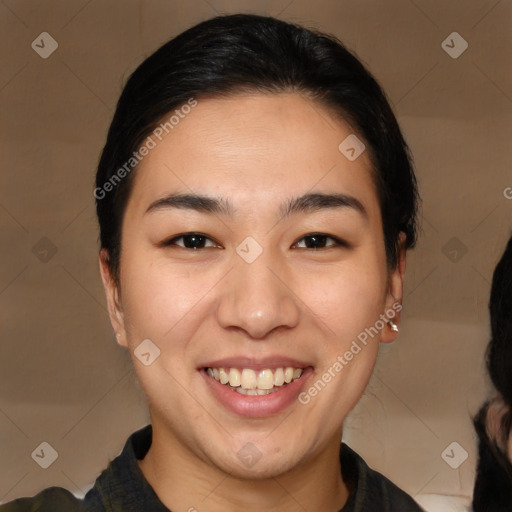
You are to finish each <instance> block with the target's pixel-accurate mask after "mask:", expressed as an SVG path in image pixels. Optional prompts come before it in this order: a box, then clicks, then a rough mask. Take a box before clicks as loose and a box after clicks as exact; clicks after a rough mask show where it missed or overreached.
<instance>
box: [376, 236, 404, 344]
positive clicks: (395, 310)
mask: <svg viewBox="0 0 512 512" xmlns="http://www.w3.org/2000/svg"><path fill="white" fill-rule="evenodd" d="M398 244H399V250H398V261H397V264H396V266H395V268H394V269H393V270H392V271H391V272H390V275H389V281H388V283H389V284H388V293H387V296H386V309H385V311H384V315H385V316H386V317H387V318H389V320H390V321H391V322H393V323H394V324H395V325H396V326H397V327H398V328H400V321H401V318H402V314H401V311H402V299H403V283H404V276H405V233H402V232H401V233H400V235H399V242H398ZM397 337H398V332H396V331H394V330H393V329H391V326H390V325H389V324H387V323H386V326H385V327H384V329H383V330H382V334H381V338H380V340H381V341H382V342H383V343H392V342H393V341H395V340H396V338H397Z"/></svg>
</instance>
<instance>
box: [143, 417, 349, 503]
mask: <svg viewBox="0 0 512 512" xmlns="http://www.w3.org/2000/svg"><path fill="white" fill-rule="evenodd" d="M152 424H153V440H152V444H151V447H150V449H149V451H148V453H147V454H146V456H145V458H144V459H143V460H142V461H139V467H140V469H141V471H142V473H143V474H144V476H145V478H146V480H147V481H148V482H149V484H150V485H151V487H152V488H153V490H154V491H155V493H156V494H157V496H158V497H159V499H160V501H161V502H162V503H163V504H164V505H165V506H166V507H167V508H168V509H169V510H171V511H176V510H186V511H196V510H203V509H205V510H208V511H209V512H221V511H222V512H235V511H238V510H245V511H247V512H253V511H254V512H256V511H258V512H259V511H260V510H261V509H262V508H263V507H264V508H263V509H264V510H265V512H277V511H279V512H292V511H293V512H296V511H297V510H298V509H300V510H325V511H330V512H338V511H339V510H341V509H342V508H343V506H344V504H345V503H346V501H347V499H348V496H349V488H348V487H347V485H346V484H345V482H344V481H343V479H342V477H341V467H340V461H339V449H340V439H341V435H340V436H339V437H338V435H337V436H336V437H335V438H333V439H332V440H330V441H329V443H327V445H326V446H325V447H324V449H323V450H322V451H321V452H320V453H319V454H318V455H316V456H315V457H314V458H311V459H310V460H308V461H305V462H304V463H302V464H300V465H298V466H297V467H294V468H292V469H291V470H290V471H287V472H286V473H283V474H281V475H279V476H277V477H271V478H263V479H253V480H248V479H242V478H238V477H235V476H233V475H230V474H227V473H225V472H224V471H222V470H221V469H219V468H218V467H216V466H214V465H213V464H211V463H208V462H206V461H205V460H203V459H201V458H199V457H198V456H197V455H196V454H194V453H192V452H191V451H189V450H188V449H187V448H186V447H185V446H183V444H182V443H180V442H179V441H178V440H177V439H176V438H175V437H174V435H173V434H172V433H170V432H169V431H168V430H167V429H165V427H164V426H163V425H161V424H158V423H155V422H154V421H153V422H152Z"/></svg>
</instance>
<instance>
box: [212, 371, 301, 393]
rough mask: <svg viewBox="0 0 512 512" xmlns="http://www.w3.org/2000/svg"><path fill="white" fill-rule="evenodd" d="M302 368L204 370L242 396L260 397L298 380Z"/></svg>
mask: <svg viewBox="0 0 512 512" xmlns="http://www.w3.org/2000/svg"><path fill="white" fill-rule="evenodd" d="M303 372H304V368H293V367H292V366H287V367H282V368H274V369H273V370H271V369H270V368H267V369H264V370H260V371H254V370H252V369H251V368H240V369H239V368H206V373H207V374H208V375H209V376H210V377H211V378H212V379H215V380H216V381H217V382H220V384H223V385H225V386H226V387H228V388H229V389H231V390H232V391H234V392H236V393H240V394H242V395H252V396H261V395H269V394H270V393H275V392H276V391H279V390H280V389H282V388H284V387H286V386H287V385H288V384H291V383H292V382H294V381H296V380H297V379H300V377H301V376H302V373H303Z"/></svg>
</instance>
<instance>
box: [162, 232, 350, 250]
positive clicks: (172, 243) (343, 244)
mask: <svg viewBox="0 0 512 512" xmlns="http://www.w3.org/2000/svg"><path fill="white" fill-rule="evenodd" d="M189 236H196V237H201V238H205V239H207V240H210V241H212V242H214V241H213V240H212V238H210V237H209V236H207V235H205V234H204V233H199V232H196V231H192V232H189V233H183V234H181V235H178V236H175V237H173V238H170V239H169V240H166V241H164V242H162V244H161V245H162V246H163V247H171V246H177V247H181V248H183V249H188V250H190V251H197V250H200V249H208V248H211V246H210V247H199V248H197V247H195V248H190V247H184V246H181V245H177V244H176V243H175V242H176V241H177V240H180V239H181V238H185V237H189ZM312 237H325V238H326V239H329V238H330V239H331V240H334V244H332V245H328V246H327V247H323V248H320V249H318V248H309V250H312V251H322V250H324V251H325V250H326V249H330V248H334V247H345V248H347V249H348V248H350V244H348V243H347V242H345V240H342V239H341V238H338V237H336V236H333V235H328V234H326V233H316V232H315V233H308V234H307V235H304V236H303V237H302V238H300V239H299V241H301V240H303V239H305V238H312ZM214 243H216V242H214ZM297 243H298V242H296V243H295V244H294V245H296V244H297ZM301 249H308V248H307V247H301Z"/></svg>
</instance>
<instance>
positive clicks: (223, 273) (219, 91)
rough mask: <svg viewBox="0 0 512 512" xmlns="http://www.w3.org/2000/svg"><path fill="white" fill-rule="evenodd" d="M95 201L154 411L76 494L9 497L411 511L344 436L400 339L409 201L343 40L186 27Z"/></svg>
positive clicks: (150, 65) (395, 146) (382, 115)
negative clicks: (382, 358)
mask: <svg viewBox="0 0 512 512" xmlns="http://www.w3.org/2000/svg"><path fill="white" fill-rule="evenodd" d="M94 195H95V197H96V201H97V202H96V204H97V214H98V219H99V224H100V239H101V250H100V271H101V277H102V280H103V284H104V288H105V292H106V296H107V302H108V308H109V314H110V320H111V323H112V326H113V328H114V330H115V332H116V336H117V339H118V342H119V343H120V344H121V345H122V346H125V347H126V348H128V349H129V351H130V354H131V355H132V358H133V363H134V367H135V371H136V374H137V377H138V379H139V381H140V383H141V385H142V387H143V389H144V391H145V393H146V395H147V398H148V402H149V408H150V415H151V425H148V426H147V427H145V428H144V429H142V430H140V431H138V432H136V433H134V434H133V435H132V436H131V437H130V438H129V439H128V441H127V443H126V445H125V448H124V450H123V452H122V453H121V455H120V456H119V457H118V458H117V459H115V460H114V461H113V462H111V463H110V465H109V467H108V469H107V470H105V471H104V472H103V473H102V474H101V475H100V477H99V478H98V479H97V481H96V483H95V485H94V487H93V488H92V489H91V490H90V491H89V492H88V494H87V495H86V497H85V498H84V500H83V501H82V502H80V503H79V502H78V501H77V500H74V499H73V498H72V496H71V495H70V494H69V493H67V492H66V491H64V490H62V489H55V488H52V489H50V490H46V491H43V492H41V493H40V494H39V495H38V496H36V497H35V498H32V499H21V500H18V501H17V502H14V504H11V505H7V506H6V507H4V508H2V509H1V510H3V511H12V510H32V508H31V507H33V506H34V504H36V505H40V506H42V508H41V509H38V510H43V509H45V508H44V507H46V508H48V509H52V510H55V509H58V505H56V503H62V502H63V500H67V502H66V504H65V506H62V505H59V506H61V508H60V509H59V510H75V509H78V507H80V506H81V507H84V508H85V509H86V510H94V511H96V510H123V511H125V510H134V511H135V510H151V511H166V510H172V511H179V510H183V511H186V510H188V511H194V510H198V511H210V512H216V511H220V510H222V511H230V510H262V509H264V510H268V511H274V510H279V511H280V512H283V511H292V510H293V511H296V510H311V511H320V510H322V511H323V510H325V511H340V510H343V512H350V511H379V512H384V511H408V512H413V511H418V510H421V509H420V508H419V506H418V505H417V504H416V503H415V502H414V501H413V499H412V498H411V497H409V496H408V495H406V494H405V493H404V492H403V491H402V490H400V489H399V488H398V487H396V486H395V485H393V484H392V483H391V482H390V481H389V480H388V479H386V478H385V477H384V476H382V475H381V474H379V473H377V472H375V471H373V470H371V469H370V468H369V467H368V466H367V465H366V464H365V462H364V460H363V459H362V458H361V457H360V456H358V455H357V454H356V453H355V452H354V451H353V450H351V449H350V448H349V447H348V446H347V445H345V444H340V441H341V438H342V431H343V422H344V420H345V418H346V416H347V414H348V413H349V411H350V410H351V409H352V408H353V407H354V405H355V404H356V403H357V401H358V399H359V397H360V396H361V394H362V393H363V391H364V389H365V386H366V385H367V383H368V381H369V379H370V376H371V373H372V370H373V367H374V365H375V361H376V357H377V352H378V346H379V342H383V343H388V342H392V341H394V340H395V339H396V336H397V332H398V326H399V324H400V310H401V308H402V306H401V301H402V286H403V276H404V272H405V252H406V250H407V249H408V248H411V247H413V246H414V244H415V241H416V206H417V188H416V180H415V176H414V173H413V170H412V165H411V161H410V158H409V155H408V149H407V146H406V144H405V142H404V140H403V137H402V135H401V132H400V129H399V127H398V125H397V122H396V119H395V117H394V115H393V113H392V111H391V109H390V106H389V104H388V102H387V100H386V98H385V96H384V94H383V92H382V90H381V89H380V87H379V86H378V84H377V83H376V81H375V80H374V79H373V78H372V76H371V75H370V74H369V73H368V71H367V70H366V69H365V68H364V67H363V66H362V64H361V63H360V62H359V61H358V60H357V59H356V58H355V57H354V56H353V55H352V54H351V53H349V52H348V51H347V50H346V49H345V48H344V47H343V46H342V45H341V44H340V43H339V42H338V41H336V40H334V39H333V38H331V37H328V36H325V35H322V34H318V33H315V32H312V31H309V30H306V29H304V28H302V27H298V26H294V25H291V24H288V23H285V22H282V21H279V20H276V19H273V18H266V17H259V16H250V15H234V16H225V17H218V18H214V19H212V20H209V21H206V22H204V23H201V24H199V25H197V26H195V27H193V28H191V29H189V30H187V31H186V32H184V33H183V34H181V35H179V36H178V37H176V38H175V39H173V40H171V41H170V42H168V43H167V44H165V45H164V46H162V47H161V48H160V49H159V50H158V51H156V52H155V53H154V54H153V55H151V56H150V57H149V58H148V59H146V60H145V61H144V62H143V63H142V64H141V65H140V66H139V68H138V69H137V70H136V71H135V72H134V73H133V74H132V76H131V77H130V79H129V80H128V82H127V84H126V86H125V88H124V90H123V93H122V95H121V98H120V100H119V102H118V105H117V109H116V112H115V115H114V118H113V121H112V124H111V127H110V130H109V133H108V137H107V142H106V145H105V147H104V150H103V153H102V156H101V160H100V163H99V168H98V172H97V178H96V189H95V191H94ZM52 507H53V508H52ZM56 507H57V508H56ZM73 507H75V508H73Z"/></svg>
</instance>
